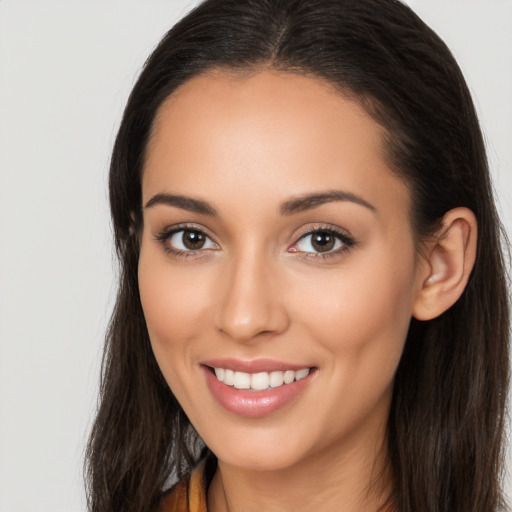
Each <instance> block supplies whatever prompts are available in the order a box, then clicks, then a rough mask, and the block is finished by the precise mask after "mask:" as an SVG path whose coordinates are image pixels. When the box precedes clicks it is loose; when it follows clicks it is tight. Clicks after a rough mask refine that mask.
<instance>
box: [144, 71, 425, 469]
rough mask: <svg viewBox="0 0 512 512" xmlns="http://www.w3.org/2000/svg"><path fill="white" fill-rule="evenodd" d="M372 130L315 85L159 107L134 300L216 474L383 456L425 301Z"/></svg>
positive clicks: (240, 85)
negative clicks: (372, 448)
mask: <svg viewBox="0 0 512 512" xmlns="http://www.w3.org/2000/svg"><path fill="white" fill-rule="evenodd" d="M382 130H383V129H382V128H381V127H380V126H379V125H378V124H377V123H376V122H374V121H373V120H372V119H371V118H370V117H369V116H368V115H367V114H366V113H365V111H364V110H363V109H362V108H361V107H360V106H359V105H358V104H357V103H355V102H353V101H352V100H349V99H346V98H344V97H342V96H341V95H340V94H339V93H336V92H335V91H334V90H332V89H331V88H330V87H329V86H328V85H327V84H325V83H324V82H322V81H321V80H319V79H313V78H307V77H304V76H299V75H296V74H290V73H288V74H282V73H281V74H278V73H276V72H271V71H265V72H261V73H258V74H255V75H253V76H250V77H240V76H235V75H232V74H220V73H218V74H208V75H202V76H199V77H196V78H194V79H192V80H190V81H189V82H187V83H185V84H184V85H183V86H182V87H181V88H180V89H178V90H177V91H176V92H175V93H173V94H172V95H171V96H170V98H168V100H167V101H166V102H165V103H164V104H163V106H162V107H161V108H160V110H159V113H158V115H157V118H156V120H155V126H154V132H153V135H152V138H151V141H150V144H149V146H148V152H147V159H146V163H145V167H144V172H143V178H142V190H143V205H144V211H143V221H144V226H143V230H142V237H141V252H140V260H139V286H140V294H141V300H142V306H143V310H144V315H145V318H146V322H147V327H148V330H149V335H150V339H151V343H152V347H153V350H154V354H155V357H156V359H157V362H158V364H159V366H160V368H161V370H162V372H163V375H164V376H165V379H166V380H167V382H168V384H169V386H170V388H171V389H172V391H173V393H174V394H175V396H176V397H177V399H178V400H179V402H180V404H181V405H182V407H183V409H184V410H185V412H186V414H187V415H188V417H189V419H190V420H191V422H192V424H193V425H194V427H195V428H196V429H197V431H198V432H199V434H200V435H201V437H202V438H203V439H204V441H205V442H206V444H207V445H208V446H209V447H210V448H211V449H212V451H213V452H214V453H215V454H216V455H217V456H218V458H219V460H220V461H222V462H225V463H226V464H232V465H234V466H238V467H244V468H256V469H268V470H271V469H279V468H287V467H290V466H292V465H294V464H298V463H300V462H302V461H304V460H306V459H307V458H311V457H315V456H319V454H321V453H325V452H326V451H328V452H329V453H330V454H332V453H334V452H333V450H337V451H338V452H339V453H340V454H343V453H344V454H348V453H350V452H353V451H356V450H358V449H361V450H363V451H364V449H365V447H366V448H367V447H368V445H369V444H372V443H373V444H375V443H378V442H379V440H380V441H382V439H383V436H384V435H385V434H384V432H385V424H386V420H387V416H388V412H389V405H390V398H391V387H392V382H393V377H394V374H395V371H396V368H397V365H398V362H399V359H400V356H401V353H402V349H403V345H404V341H405V337H406V334H407V329H408V326H409V321H410V318H411V311H412V309H413V302H414V299H415V295H416V294H417V291H418V288H419V284H420V283H419V277H418V275H419V272H418V268H417V267H418V264H417V257H416V256H417V250H416V247H415V243H414V236H413V232H412V228H411V223H410V215H409V212H410V197H409V193H408V190H407V188H406V187H405V185H404V184H403V183H402V182H401V181H400V180H398V179H397V178H396V177H395V176H394V175H393V174H392V173H391V172H390V170H389V169H388V168H387V167H386V164H385V161H384V157H383V152H382V142H381V141H382V135H383V131H382Z"/></svg>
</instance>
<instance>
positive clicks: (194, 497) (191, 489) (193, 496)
mask: <svg viewBox="0 0 512 512" xmlns="http://www.w3.org/2000/svg"><path fill="white" fill-rule="evenodd" d="M215 468H216V460H213V461H212V460H210V459H205V460H203V461H202V462H200V464H199V465H198V466H197V468H196V469H195V470H194V471H192V473H191V474H190V475H189V476H188V477H187V478H185V479H183V480H182V481H181V482H178V483H177V484H176V485H175V486H174V487H172V488H171V489H170V490H168V491H167V492H165V493H164V495H163V496H162V499H161V501H160V504H159V506H158V512H208V509H207V501H206V493H207V489H208V485H209V484H210V481H211V479H212V477H213V473H215Z"/></svg>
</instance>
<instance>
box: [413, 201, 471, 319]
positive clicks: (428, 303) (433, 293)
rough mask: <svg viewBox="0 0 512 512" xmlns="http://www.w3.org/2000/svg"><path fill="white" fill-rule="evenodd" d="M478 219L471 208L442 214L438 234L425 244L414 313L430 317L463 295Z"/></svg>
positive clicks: (443, 310)
mask: <svg viewBox="0 0 512 512" xmlns="http://www.w3.org/2000/svg"><path fill="white" fill-rule="evenodd" d="M476 242H477V222H476V218H475V215H474V214H473V212H472V211H471V210H469V209H468V208H454V209H453V210H450V211H449V212H447V213H446V215H445V216H444V217H443V220H442V224H441V227H440V229H439V230H438V232H437V233H436V235H435V237H434V238H433V239H432V240H429V241H428V242H426V243H425V247H424V251H423V256H422V257H423V258H424V260H423V262H422V264H421V265H420V272H419V276H418V277H419V289H418V292H417V294H416V297H415V301H414V305H413V312H412V314H413V316H414V317H415V318H416V319H418V320H431V319H432V318H436V317H437V316H439V315H441V314H442V313H444V312H445V311H446V310H447V309H448V308H450V307H451V306H453V304H455V302H456V301H457V300H458V298H459V297H460V296H461V295H462V292H463V291H464V288H465V287H466V284H467V282H468V279H469V275H470V274H471V270H472V269H473V265H474V263H475V257H476Z"/></svg>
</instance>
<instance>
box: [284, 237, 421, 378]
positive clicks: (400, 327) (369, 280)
mask: <svg viewBox="0 0 512 512" xmlns="http://www.w3.org/2000/svg"><path fill="white" fill-rule="evenodd" d="M352 258H353V259H351V260H350V262H348V260H347V265H346V266H345V267H344V266H340V268H339V269H336V270H333V271H332V272H326V273H324V275H323V276H320V275H317V276H316V279H315V281H314V282H315V287H314V288H312V287H311V286H310V287H309V290H308V293H307V294H299V293H295V294H293V297H294V298H292V299H291V300H292V301H293V303H294V306H293V307H294V308H295V310H296V314H295V317H296V318H298V319H301V320H299V321H301V322H302V324H303V327H304V328H305V329H309V330H310V332H311V337H312V338H314V339H316V340H318V342H319V343H321V344H322V345H323V347H324V349H325V350H326V351H327V352H329V353H330V356H331V360H332V361H333V365H337V366H343V367H344V372H343V373H344V374H345V375H351V376H353V375H354V373H355V372H356V371H357V372H364V371H368V372H370V373H371V372H372V371H374V370H375V368H379V371H381V370H383V369H384V368H387V369H388V377H389V378H392V374H393V373H394V371H395V369H396V366H397V364H398V361H399V359H400V356H401V353H402V350H403V344H404V342H405V338H406V335H407V331H408V327H409V323H410V319H411V313H412V307H413V298H414V282H415V264H414V261H415V259H414V251H413V247H407V248H405V249H404V251H403V252H402V256H401V257H397V256H396V251H391V250H389V251H384V250H381V251H369V250H368V251H366V252H363V251H361V252H360V253H359V254H356V253H354V255H353V256H352ZM305 279H306V278H305ZM303 284H304V285H305V283H303ZM359 375H362V374H361V373H360V374H359ZM359 375H358V376H357V378H358V379H359Z"/></svg>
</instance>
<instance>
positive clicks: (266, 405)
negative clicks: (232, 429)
mask: <svg viewBox="0 0 512 512" xmlns="http://www.w3.org/2000/svg"><path fill="white" fill-rule="evenodd" d="M208 366H209V365H208ZM219 367H220V368H226V366H223V365H219V366H217V368H219ZM227 368H229V369H232V368H233V367H230V366H229V365H228V366H227ZM237 368H240V366H237ZM266 368H268V366H266ZM301 368H305V366H301V367H297V369H301ZM202 369H203V373H204V375H205V377H206V383H207V385H208V388H209V389H210V392H211V393H212V395H213V396H214V398H215V399H216V400H217V402H218V403H219V404H220V405H221V406H222V407H224V408H225V409H226V410H228V411H229V412H231V413H233V414H236V415H238V416H244V417H246V418H259V417H262V416H266V415H268V414H271V413H273V412H275V411H277V410H279V409H281V408H282V407H284V406H286V405H287V404H289V403H290V402H292V401H294V400H295V399H296V398H298V396H299V395H300V394H301V393H302V392H303V391H304V389H305V388H306V387H307V386H308V385H309V383H310V382H311V378H312V377H313V376H314V375H315V374H316V373H317V372H316V370H315V369H313V370H311V371H310V372H309V375H308V376H307V377H305V378H304V379H301V380H298V381H295V382H292V383H290V384H283V385H282V386H279V387H277V388H269V389H265V390H263V391H254V390H245V389H244V390H242V389H236V388H234V387H232V386H228V385H226V384H224V383H223V382H220V381H219V380H218V379H217V377H215V375H214V374H213V373H212V372H211V370H210V369H209V368H208V367H207V366H202ZM287 369H292V368H290V367H289V366H288V367H287ZM238 371H243V370H240V369H239V370H238ZM245 371H247V370H245ZM260 371H279V370H260ZM256 372H257V370H256V371H255V372H248V373H256Z"/></svg>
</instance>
